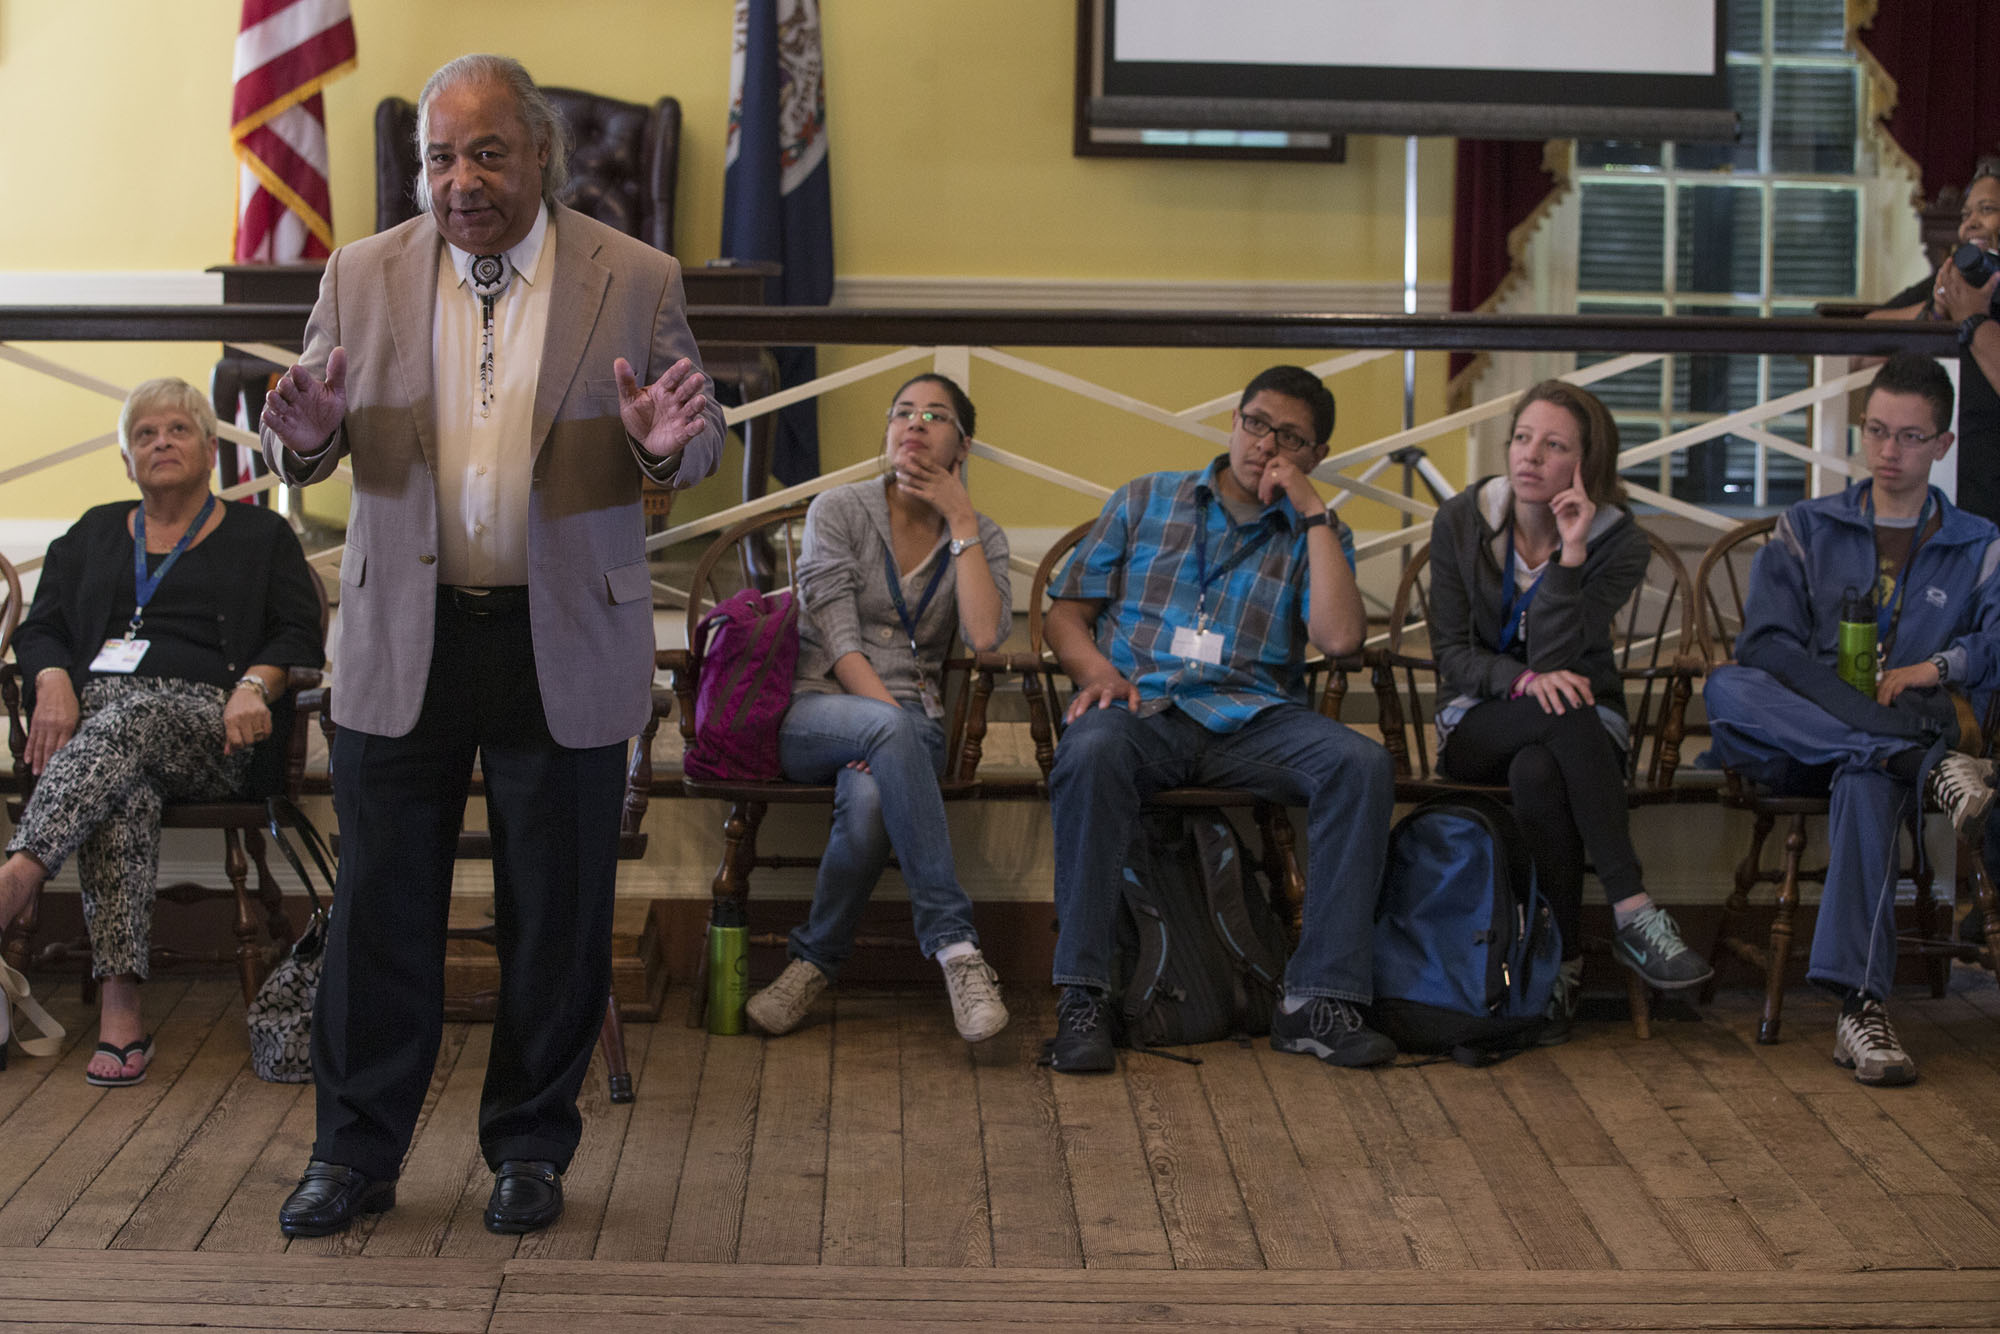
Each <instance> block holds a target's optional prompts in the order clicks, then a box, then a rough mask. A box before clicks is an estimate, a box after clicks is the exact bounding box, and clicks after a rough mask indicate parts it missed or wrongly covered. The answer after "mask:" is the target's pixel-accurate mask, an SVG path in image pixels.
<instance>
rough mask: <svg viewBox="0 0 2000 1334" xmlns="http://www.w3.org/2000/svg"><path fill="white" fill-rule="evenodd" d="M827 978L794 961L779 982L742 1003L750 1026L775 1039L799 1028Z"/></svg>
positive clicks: (807, 964)
mask: <svg viewBox="0 0 2000 1334" xmlns="http://www.w3.org/2000/svg"><path fill="white" fill-rule="evenodd" d="M826 983H827V976H826V974H825V973H822V972H821V971H820V970H819V969H817V968H815V967H813V966H812V965H811V964H809V963H807V962H806V961H805V960H804V959H794V960H792V961H791V962H790V963H788V964H786V965H785V971H784V972H782V973H779V974H778V980H777V981H775V982H773V983H772V984H771V985H770V986H768V987H765V988H764V989H763V990H762V991H760V992H758V993H757V994H756V995H754V996H752V997H751V998H750V999H749V1000H747V1001H745V1002H744V1003H743V1013H745V1014H747V1015H749V1016H750V1022H751V1023H753V1024H755V1025H757V1027H759V1028H761V1029H763V1030H764V1031H765V1032H766V1033H769V1034H771V1035H772V1036H773V1037H776V1036H777V1035H778V1034H780V1033H789V1032H791V1031H792V1030H793V1029H795V1028H797V1027H798V1026H799V1021H800V1020H802V1019H804V1018H805V1017H806V1011H808V1010H810V1009H812V1003H813V1002H814V1001H815V1000H817V999H819V993H820V992H822V991H825V990H826Z"/></svg>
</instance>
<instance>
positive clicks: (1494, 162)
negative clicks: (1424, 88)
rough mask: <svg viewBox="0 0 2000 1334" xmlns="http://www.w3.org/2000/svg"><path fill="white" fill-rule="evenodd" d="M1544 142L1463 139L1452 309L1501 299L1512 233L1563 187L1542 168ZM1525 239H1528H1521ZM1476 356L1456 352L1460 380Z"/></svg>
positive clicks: (1513, 251)
mask: <svg viewBox="0 0 2000 1334" xmlns="http://www.w3.org/2000/svg"><path fill="white" fill-rule="evenodd" d="M1546 147H1547V145H1545V144H1543V143H1542V142H1541V141H1540V140H1532V141H1531V140H1521V139H1460V140H1459V141H1458V180H1457V183H1456V185H1455V186H1454V187H1453V201H1452V230H1451V236H1452V241H1451V308H1452V309H1453V310H1478V309H1479V308H1480V307H1481V306H1483V305H1485V304H1486V303H1487V302H1489V301H1492V300H1494V299H1495V298H1497V297H1498V296H1499V295H1500V291H1501V288H1502V287H1503V286H1505V285H1506V282H1507V279H1508V278H1509V277H1510V276H1511V275H1512V274H1513V272H1514V266H1515V263H1516V261H1517V260H1518V259H1519V255H1518V253H1517V247H1515V246H1513V245H1510V239H1511V238H1512V235H1513V233H1514V231H1515V230H1516V229H1517V228H1519V227H1520V226H1521V225H1522V224H1524V223H1526V222H1528V221H1529V220H1530V219H1532V218H1533V217H1534V216H1535V215H1536V214H1537V213H1538V212H1539V211H1540V210H1541V208H1542V206H1543V205H1544V204H1545V203H1547V202H1548V200H1549V198H1550V196H1552V195H1553V194H1554V193H1555V192H1556V190H1557V188H1558V187H1559V185H1560V182H1559V181H1557V179H1556V178H1555V177H1554V176H1553V175H1551V174H1550V173H1549V171H1548V170H1547V168H1546V167H1544V166H1543V165H1542V163H1543V154H1544V151H1545V149H1546ZM1522 239H1523V240H1525V239H1526V238H1525V236H1524V237H1523V238H1522ZM1472 362H1473V355H1472V354H1471V353H1466V352H1454V353H1452V355H1451V375H1452V378H1453V379H1454V380H1456V379H1457V378H1458V377H1459V376H1460V375H1461V374H1462V373H1463V372H1464V371H1465V369H1466V368H1467V367H1468V366H1470V365H1471V364H1472Z"/></svg>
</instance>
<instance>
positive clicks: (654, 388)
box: [611, 357, 708, 459]
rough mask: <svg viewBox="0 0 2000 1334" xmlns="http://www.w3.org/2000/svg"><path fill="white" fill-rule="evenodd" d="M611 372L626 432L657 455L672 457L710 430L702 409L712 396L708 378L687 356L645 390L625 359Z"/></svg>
mask: <svg viewBox="0 0 2000 1334" xmlns="http://www.w3.org/2000/svg"><path fill="white" fill-rule="evenodd" d="M611 373H612V374H613V375H615V376H617V377H618V416H619V419H620V420H622V421H623V422H624V423H625V433H626V434H627V435H629V436H631V437H632V438H633V439H634V440H637V441H638V442H639V447H640V448H642V449H644V450H645V451H646V452H647V453H648V454H651V455H652V456H653V457H655V458H662V459H664V458H671V457H672V456H674V455H675V454H678V453H680V452H681V450H683V449H685V448H687V444H688V442H689V441H690V440H693V439H694V438H695V437H696V436H698V435H700V434H701V433H702V431H704V430H705V429H707V427H708V419H707V418H706V417H704V416H702V410H703V409H705V408H706V407H707V406H708V399H707V398H706V397H705V396H703V394H702V390H704V389H706V388H707V387H708V377H707V376H706V375H703V374H702V373H701V372H700V371H698V370H696V369H695V368H694V363H693V362H692V361H690V360H688V359H687V358H686V357H682V358H681V359H680V360H679V361H677V362H675V363H674V364H673V365H671V366H669V367H667V370H666V374H664V375H662V376H661V377H660V378H659V379H657V380H655V381H653V383H651V384H649V385H647V386H646V387H645V388H643V389H641V388H640V387H639V377H638V376H636V375H634V374H633V373H632V363H631V362H629V361H627V360H625V358H623V357H620V358H618V360H616V361H614V362H612V363H611Z"/></svg>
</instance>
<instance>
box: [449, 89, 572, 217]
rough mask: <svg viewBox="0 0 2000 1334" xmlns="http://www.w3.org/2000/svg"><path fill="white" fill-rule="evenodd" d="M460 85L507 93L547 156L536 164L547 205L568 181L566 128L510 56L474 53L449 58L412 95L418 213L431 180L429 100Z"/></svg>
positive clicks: (530, 135)
mask: <svg viewBox="0 0 2000 1334" xmlns="http://www.w3.org/2000/svg"><path fill="white" fill-rule="evenodd" d="M461 83H497V84H499V85H500V86H501V87H502V88H505V89H506V90H507V91H508V92H509V93H510V94H512V95H513V98H514V106H515V107H516V109H518V110H519V111H520V113H521V123H522V124H524V125H526V126H527V127H528V136H529V138H530V139H532V140H533V141H534V143H535V144H536V146H537V147H541V146H546V147H547V148H548V154H549V155H548V160H547V161H546V162H544V163H542V202H543V203H545V204H547V205H548V206H549V207H550V208H552V209H553V208H554V207H555V206H556V195H557V193H558V192H559V191H561V189H562V188H563V186H564V185H565V184H567V183H568V181H569V127H568V126H567V125H565V124H564V123H563V118H562V113H561V112H559V111H557V110H556V107H555V103H553V102H551V101H549V99H548V95H547V94H546V93H544V92H543V91H542V90H541V89H540V88H537V87H536V86H535V81H534V79H532V78H530V77H529V75H528V70H527V67H526V66H524V65H523V64H521V62H520V61H518V60H516V59H514V58H513V57H512V56H494V55H479V54H475V55H469V56H460V57H459V58H458V59H456V60H453V61H449V62H447V63H446V64H444V65H441V66H439V67H438V71H437V73H435V74H433V75H431V77H430V78H428V79H426V80H424V91H423V92H422V93H421V94H419V95H418V97H417V203H418V204H419V205H421V206H422V207H423V210H424V212H426V213H428V212H430V211H431V178H430V172H429V171H428V170H427V169H426V168H425V166H424V156H425V154H424V150H425V149H426V147H428V146H429V143H430V120H431V99H432V98H433V97H435V96H437V95H438V93H440V92H442V91H443V90H444V89H446V88H451V87H455V86H457V85H458V84H461Z"/></svg>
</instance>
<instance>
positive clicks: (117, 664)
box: [90, 639, 153, 673]
mask: <svg viewBox="0 0 2000 1334" xmlns="http://www.w3.org/2000/svg"><path fill="white" fill-rule="evenodd" d="M152 645H153V641H152V640H150V639H107V640H105V641H104V647H103V648H101V649H99V650H98V651H97V656H96V657H95V658H93V659H91V663H90V670H91V671H93V672H121V673H131V672H136V671H138V670H139V659H141V658H143V657H145V656H146V650H147V649H149V648H151V647H152Z"/></svg>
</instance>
